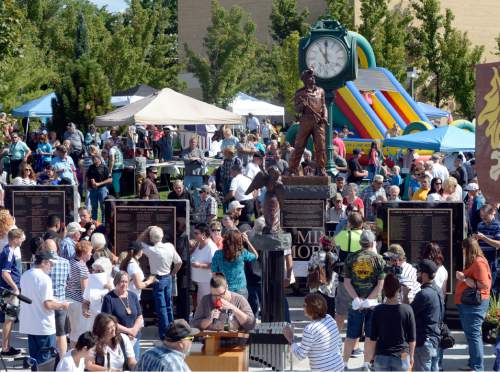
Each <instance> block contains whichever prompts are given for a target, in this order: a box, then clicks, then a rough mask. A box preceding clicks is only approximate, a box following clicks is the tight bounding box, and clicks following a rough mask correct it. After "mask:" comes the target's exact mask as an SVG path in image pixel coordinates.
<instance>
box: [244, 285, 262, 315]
mask: <svg viewBox="0 0 500 372" xmlns="http://www.w3.org/2000/svg"><path fill="white" fill-rule="evenodd" d="M247 289H248V304H249V305H250V307H251V308H252V312H253V315H254V316H255V318H257V315H258V313H259V308H260V305H261V304H262V287H261V284H260V283H255V284H250V283H247Z"/></svg>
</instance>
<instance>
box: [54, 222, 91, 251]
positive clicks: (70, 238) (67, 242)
mask: <svg viewBox="0 0 500 372" xmlns="http://www.w3.org/2000/svg"><path fill="white" fill-rule="evenodd" d="M82 232H85V229H84V228H83V227H81V226H80V224H79V223H78V222H71V223H69V224H68V226H66V237H65V238H64V239H63V240H61V243H60V244H59V256H61V257H62V258H65V259H67V260H69V259H71V258H73V257H74V255H75V253H76V243H78V242H79V241H80V238H81V236H82Z"/></svg>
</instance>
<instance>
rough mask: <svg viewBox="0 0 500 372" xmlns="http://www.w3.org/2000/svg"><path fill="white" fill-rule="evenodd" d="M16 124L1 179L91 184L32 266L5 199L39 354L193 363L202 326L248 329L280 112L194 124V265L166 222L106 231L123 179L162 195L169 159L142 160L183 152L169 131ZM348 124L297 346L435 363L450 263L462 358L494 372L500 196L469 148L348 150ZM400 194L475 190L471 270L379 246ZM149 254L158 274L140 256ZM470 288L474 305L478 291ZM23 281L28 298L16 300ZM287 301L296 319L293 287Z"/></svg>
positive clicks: (285, 153)
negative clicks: (123, 242)
mask: <svg viewBox="0 0 500 372" xmlns="http://www.w3.org/2000/svg"><path fill="white" fill-rule="evenodd" d="M15 129H16V128H13V127H7V126H4V137H5V138H6V139H7V140H8V141H10V144H9V145H8V146H6V148H5V151H4V158H3V159H4V161H3V171H4V174H3V179H2V183H3V184H8V183H11V184H14V185H37V184H39V185H57V184H71V185H78V186H79V187H78V189H79V192H80V193H81V196H82V198H81V200H82V206H81V207H80V208H79V210H78V216H77V221H78V222H76V221H75V222H70V223H66V222H67V221H62V220H61V216H57V215H52V216H50V217H49V218H48V221H47V230H46V233H45V234H44V235H43V236H41V237H35V238H34V239H33V241H32V242H30V244H29V245H28V246H29V247H31V257H32V259H31V262H30V263H29V267H30V268H29V269H28V270H24V272H23V269H26V267H23V265H22V264H21V248H20V247H21V246H22V245H23V242H24V240H25V232H23V231H22V230H21V229H19V228H18V227H17V226H16V224H15V220H14V218H13V217H12V215H11V214H10V213H9V211H8V210H7V209H1V210H0V239H1V240H2V241H3V245H2V249H3V250H2V252H1V254H0V267H1V270H2V275H1V277H0V287H2V288H5V289H8V290H10V291H11V292H12V295H11V296H9V298H8V299H7V301H8V303H9V304H11V305H12V306H14V307H18V306H19V307H20V312H19V317H18V318H19V329H20V331H21V332H22V333H24V334H26V335H27V337H28V349H29V355H30V357H31V358H32V360H34V361H36V363H38V364H39V363H43V362H46V361H47V360H49V359H50V358H51V348H55V350H57V354H58V360H60V361H59V364H58V367H57V368H58V370H83V368H84V369H87V370H95V371H100V370H108V369H110V368H111V369H114V370H128V369H135V370H188V367H187V366H186V364H185V362H184V356H185V355H186V354H187V353H188V352H189V350H190V347H191V343H192V341H193V335H195V334H196V333H197V332H198V331H199V330H205V329H212V330H227V329H232V330H242V331H250V330H251V329H253V327H254V326H255V323H256V322H257V321H258V319H259V316H260V304H261V300H262V288H261V284H262V267H261V258H260V254H259V250H260V247H258V246H255V244H254V238H255V236H256V235H257V234H262V232H263V229H264V226H265V221H264V218H263V216H262V205H263V202H264V198H265V189H264V190H262V189H261V190H257V191H254V192H252V193H250V194H248V195H247V193H246V191H247V189H248V188H249V186H250V184H251V182H252V180H253V179H254V178H255V177H256V176H257V174H258V173H259V172H260V171H262V170H264V169H267V168H269V167H275V168H277V169H278V170H279V172H280V173H281V174H284V175H286V174H287V172H288V160H289V159H290V156H291V154H293V151H294V149H293V147H292V146H291V145H290V144H289V143H287V142H286V141H284V139H283V138H280V136H279V133H278V132H277V131H276V130H275V129H274V127H273V126H272V125H271V124H270V123H268V122H267V121H266V122H263V123H262V124H261V123H260V122H259V120H258V118H256V117H255V116H250V117H249V119H248V122H247V128H246V130H244V131H241V133H239V135H238V136H235V135H234V133H233V131H232V130H231V129H229V128H222V130H221V131H220V135H219V133H217V135H216V136H215V138H214V139H213V142H214V143H216V150H215V151H212V150H213V148H211V149H204V150H202V149H200V147H199V144H198V140H197V137H192V138H191V139H190V140H189V145H188V147H187V148H186V149H184V150H182V152H181V153H180V154H178V159H181V160H182V161H183V162H184V174H183V177H182V178H180V179H177V180H172V182H171V180H170V178H168V179H167V180H166V182H167V183H168V185H167V186H168V188H169V190H171V191H170V192H169V193H168V196H167V198H168V199H172V200H188V201H189V206H190V208H191V214H192V221H191V222H192V228H191V235H190V237H189V238H190V240H189V242H190V246H189V247H190V257H191V259H190V261H189V262H183V261H182V259H181V257H180V256H179V254H178V253H177V251H176V249H175V247H174V245H173V243H174V242H165V241H164V240H165V239H164V232H163V230H162V229H161V228H160V227H158V226H150V227H148V228H147V229H146V230H145V231H144V232H143V233H142V234H141V235H140V236H139V237H137V240H136V241H133V242H130V245H129V246H128V247H114V246H113V245H112V242H111V241H110V239H109V238H110V237H109V236H107V235H106V233H105V231H106V230H105V229H104V228H103V227H104V225H105V223H106V221H105V220H104V216H105V213H104V201H105V200H106V198H108V197H109V196H108V195H109V194H112V195H113V197H116V198H118V197H120V196H122V186H123V185H124V184H125V183H127V182H137V186H138V188H137V190H138V193H137V197H138V198H141V199H144V200H160V199H161V198H162V197H161V194H160V192H159V187H158V186H159V183H161V182H164V181H165V179H160V177H159V174H160V173H161V168H160V167H159V166H158V165H155V164H154V163H153V164H151V165H150V166H147V164H148V163H147V160H148V159H149V160H154V159H158V160H165V161H169V160H172V159H174V155H175V153H174V146H173V143H174V137H175V135H174V134H173V133H172V131H171V130H170V129H168V128H167V129H166V130H159V129H157V128H154V127H147V128H143V127H134V128H133V129H129V130H127V131H126V134H125V136H120V135H119V133H120V132H119V129H118V128H112V129H110V130H109V131H106V132H104V133H102V134H101V133H100V132H99V131H97V130H96V128H94V127H91V128H90V130H89V132H88V133H86V134H85V135H84V134H83V133H82V132H81V131H80V130H78V129H77V128H76V126H75V125H74V124H73V123H70V124H68V127H67V128H66V132H65V133H64V135H63V137H62V138H61V141H59V140H58V138H57V136H56V135H55V133H53V132H48V133H47V132H46V131H45V130H41V131H38V132H34V133H31V134H30V135H29V136H28V137H29V138H28V139H26V141H23V140H24V138H23V136H22V133H20V132H19V131H16V130H15ZM347 135H349V131H348V130H342V131H340V132H337V131H335V132H334V136H333V144H334V153H333V156H334V162H335V164H336V173H337V174H336V176H335V177H334V186H335V193H334V197H333V198H332V199H331V200H328V201H327V206H326V209H325V211H324V213H325V221H326V222H327V224H326V225H327V229H326V232H327V233H326V234H325V235H323V236H322V238H321V240H320V249H319V250H318V251H315V252H314V253H313V254H312V256H311V257H310V260H309V263H308V276H307V286H308V290H309V292H311V293H310V294H308V295H307V296H306V297H305V300H304V314H305V316H306V317H307V318H308V319H310V320H311V322H310V323H309V324H308V325H307V326H306V328H305V329H304V332H303V337H302V340H301V341H300V342H296V341H295V339H294V335H293V330H292V329H291V328H287V330H286V331H285V335H286V337H287V338H288V339H289V341H290V343H291V344H292V346H291V352H292V353H293V354H294V355H295V356H296V357H298V358H299V359H303V358H306V357H308V358H309V360H310V366H311V369H313V370H335V371H339V370H342V369H344V368H346V366H347V362H348V361H349V359H350V358H352V357H358V356H361V355H363V357H364V365H363V366H364V367H363V368H365V369H366V370H369V369H371V368H375V370H409V369H410V368H413V370H416V371H437V370H438V369H440V368H442V360H443V348H444V347H443V345H442V339H443V335H444V331H443V329H444V328H445V327H444V326H443V324H444V320H445V306H444V304H445V298H446V297H447V294H448V293H449V288H450V280H451V278H450V277H451V275H454V276H455V278H456V283H457V284H456V287H455V289H454V295H453V300H454V302H455V304H456V305H457V308H458V311H459V314H460V321H461V324H462V329H463V330H464V333H465V336H466V339H467V343H468V346H469V357H470V358H469V363H468V365H467V366H464V368H465V369H469V370H476V371H480V370H483V368H484V357H483V345H482V339H481V324H482V321H483V320H484V317H485V313H486V311H487V308H488V303H489V298H490V293H491V292H492V291H495V290H496V288H497V284H496V273H497V258H496V251H497V249H498V248H500V224H499V222H498V219H497V206H493V205H490V204H487V203H486V201H485V199H484V197H483V196H482V194H481V191H480V188H479V185H478V182H477V178H476V175H475V170H474V168H475V163H474V159H472V158H471V154H449V155H446V156H444V155H442V154H438V153H436V154H433V155H432V156H431V157H430V158H424V159H422V158H419V157H418V156H417V154H416V153H415V152H414V151H408V153H406V154H404V155H402V156H399V155H398V156H392V157H391V156H390V157H385V156H384V154H383V152H382V150H381V149H380V148H379V145H378V144H377V143H376V142H374V143H373V145H372V146H371V149H370V151H369V153H368V154H366V155H367V157H366V158H362V156H363V152H362V151H361V150H359V149H355V150H354V151H353V156H352V157H351V158H350V159H347V155H346V150H345V145H344V143H343V140H342V138H343V137H345V136H347ZM211 155H212V157H216V158H220V166H218V167H217V168H216V169H210V170H209V169H208V167H207V160H208V158H209V157H210V156H211ZM126 158H131V159H132V160H133V164H134V167H135V168H134V169H135V179H128V178H127V179H122V174H123V169H124V163H125V159H126ZM365 160H366V162H364V161H365ZM362 163H363V164H362ZM300 164H301V167H300V168H301V170H300V172H301V174H303V175H315V174H317V170H316V165H315V163H314V159H312V155H311V153H310V152H308V151H307V150H306V151H305V153H304V156H303V158H302V159H301V162H300ZM209 173H210V174H209ZM403 175H406V177H403ZM170 182H171V183H170ZM401 200H403V201H406V200H413V201H425V202H429V203H430V202H439V201H449V202H460V201H463V202H464V204H465V210H466V213H465V214H466V219H465V220H466V222H467V231H468V238H467V239H466V240H464V242H463V247H462V248H463V252H464V257H465V264H464V269H463V271H457V272H456V273H448V272H447V270H446V268H445V265H444V258H443V253H442V252H441V248H440V247H439V246H438V245H437V244H436V243H434V242H432V241H429V242H427V244H426V245H425V247H422V250H421V252H418V255H417V256H418V257H419V260H418V262H407V253H408V249H409V247H402V246H401V245H397V244H392V245H390V246H389V247H384V246H383V239H382V238H381V234H380V231H377V230H376V228H374V224H373V222H374V221H375V218H376V213H377V206H378V204H380V203H385V202H388V201H391V202H392V201H394V202H397V201H401ZM24 246H25V245H23V247H24ZM120 252H122V253H121V254H120ZM414 253H415V252H414ZM284 256H285V258H284V267H285V270H284V271H285V275H284V277H283V278H279V280H282V281H283V285H284V286H285V287H288V286H290V285H292V284H294V283H295V282H296V279H295V277H294V274H293V258H292V252H291V251H287V252H285V255H284ZM413 256H415V255H413ZM144 257H145V258H146V259H147V262H148V263H149V268H148V271H145V267H144V266H143V265H142V264H141V262H143V261H144ZM183 265H188V266H189V270H190V277H191V289H192V308H191V310H192V313H191V316H190V319H189V320H190V324H188V323H187V322H186V321H185V320H179V319H177V320H175V319H174V301H175V300H174V294H175V292H176V290H175V289H176V288H175V276H176V273H177V272H178V271H179V270H180V269H181V268H182V266H183ZM313 279H314V280H313ZM148 287H149V288H151V290H152V296H153V297H152V298H153V302H154V309H155V313H156V316H157V319H158V336H159V340H160V341H161V344H160V345H158V346H155V347H154V348H152V349H149V350H147V351H145V352H143V351H141V330H142V328H143V327H144V315H143V308H142V306H141V295H142V292H143V290H144V289H146V288H148ZM474 290H475V291H476V292H477V293H476V292H475V293H476V294H477V296H476V301H475V302H474V301H472V300H471V299H470V292H471V291H474ZM20 293H22V295H24V296H27V297H29V298H31V299H32V303H31V304H27V303H24V302H21V304H19V300H18V298H17V296H16V295H18V294H20ZM283 305H284V313H285V317H286V319H287V320H288V321H289V320H290V311H289V309H288V303H287V301H286V298H285V299H284V304H283ZM16 317H17V314H15V313H14V314H13V313H9V314H6V315H5V319H4V325H3V339H2V352H1V353H2V355H3V356H13V355H17V354H19V353H20V350H18V349H15V348H14V347H13V346H12V344H11V340H10V339H11V334H12V328H13V325H14V322H15V320H16ZM388 323H390V324H392V325H394V326H391V327H387V326H386V324H388ZM344 327H346V338H345V340H344V342H343V345H342V338H341V336H340V333H341V332H342V331H343V329H344ZM361 338H364V350H361V348H360V344H359V341H360V339H361ZM68 340H69V344H68ZM411 366H413V367H411Z"/></svg>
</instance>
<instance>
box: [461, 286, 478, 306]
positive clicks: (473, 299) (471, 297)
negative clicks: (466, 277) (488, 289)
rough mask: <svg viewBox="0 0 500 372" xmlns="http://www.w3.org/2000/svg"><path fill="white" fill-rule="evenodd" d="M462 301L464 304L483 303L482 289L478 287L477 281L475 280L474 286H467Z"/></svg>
mask: <svg viewBox="0 0 500 372" xmlns="http://www.w3.org/2000/svg"><path fill="white" fill-rule="evenodd" d="M460 301H461V302H462V304H464V305H480V304H481V301H482V299H481V291H480V290H479V289H478V288H477V281H476V280H474V288H471V287H467V288H465V289H464V291H463V292H462V295H461V296H460Z"/></svg>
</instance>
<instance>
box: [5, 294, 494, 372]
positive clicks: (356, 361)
mask: <svg viewBox="0 0 500 372" xmlns="http://www.w3.org/2000/svg"><path fill="white" fill-rule="evenodd" d="M288 300H289V304H290V311H291V317H292V322H293V325H294V327H295V330H296V334H297V335H298V336H299V337H300V336H302V330H303V329H304V327H305V326H306V324H307V320H306V318H305V316H304V313H303V309H302V301H303V299H302V298H301V297H289V298H288ZM17 329H18V328H17V324H16V327H15V331H14V332H13V335H14V339H13V345H14V347H17V348H23V349H24V350H25V351H27V337H26V336H25V335H23V334H20V333H19V332H18V331H17ZM342 336H343V337H344V336H345V334H342ZM453 336H454V337H455V339H456V341H457V344H456V345H455V347H454V348H453V349H451V350H446V351H445V354H444V365H443V367H444V370H445V371H456V370H458V368H460V367H462V366H465V365H466V363H467V359H468V354H467V345H466V343H465V339H464V335H463V332H458V331H454V332H453ZM157 341H158V339H157V336H156V328H155V327H146V328H145V330H144V332H143V341H142V342H141V346H142V347H141V349H142V350H143V351H144V350H146V349H148V348H150V347H151V346H153V344H154V343H155V342H157ZM494 360H495V357H494V347H493V346H492V345H487V346H485V370H491V369H492V366H493V362H494ZM362 362H363V358H362V357H360V358H351V359H350V360H349V365H348V367H349V368H354V369H358V368H360V367H361V365H362ZM6 364H7V368H8V369H9V370H13V369H15V370H21V369H22V367H21V365H22V363H21V362H20V361H17V362H16V361H14V359H13V358H9V359H6ZM293 367H294V368H293V369H294V370H296V371H306V370H309V363H308V361H307V359H306V360H302V361H299V360H297V359H295V358H294V360H293ZM0 368H2V366H1V365H0ZM264 370H266V369H265V368H261V367H260V366H259V365H257V364H255V363H253V362H252V363H251V364H250V371H264Z"/></svg>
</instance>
